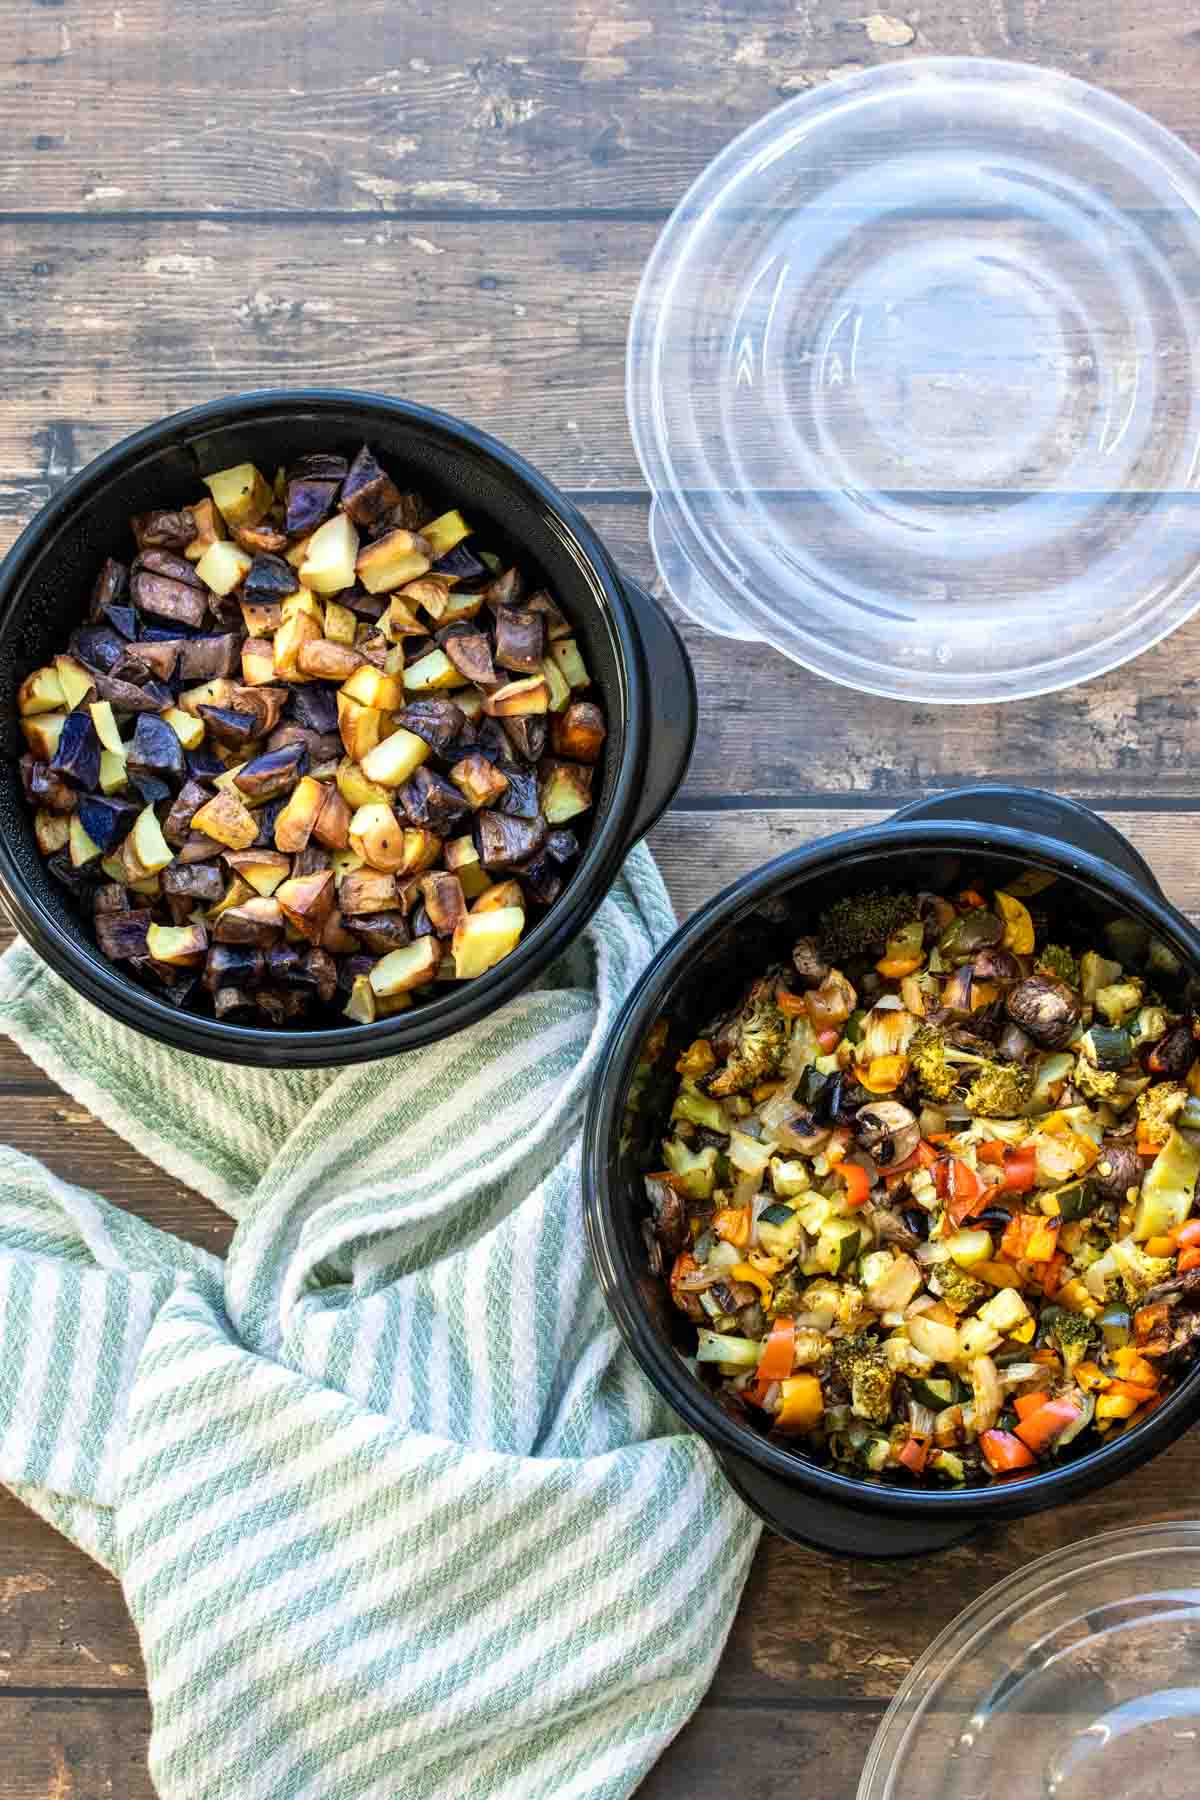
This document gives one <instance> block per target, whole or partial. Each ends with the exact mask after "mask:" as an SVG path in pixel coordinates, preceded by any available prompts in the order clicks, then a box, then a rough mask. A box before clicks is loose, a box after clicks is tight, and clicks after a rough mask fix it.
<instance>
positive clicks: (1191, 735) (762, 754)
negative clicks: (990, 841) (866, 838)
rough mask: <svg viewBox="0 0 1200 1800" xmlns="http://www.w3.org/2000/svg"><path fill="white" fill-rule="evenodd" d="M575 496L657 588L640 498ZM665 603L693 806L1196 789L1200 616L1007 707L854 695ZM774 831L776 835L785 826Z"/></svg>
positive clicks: (731, 844)
mask: <svg viewBox="0 0 1200 1800" xmlns="http://www.w3.org/2000/svg"><path fill="white" fill-rule="evenodd" d="M580 499H581V503H582V504H583V506H584V510H585V511H586V512H587V513H588V515H589V517H590V518H591V519H592V521H593V523H594V524H595V526H596V528H597V530H598V531H599V532H600V534H601V535H602V537H603V538H604V540H605V542H606V543H607V544H608V546H609V548H610V550H611V551H612V554H613V556H614V558H615V559H616V561H617V563H618V564H619V566H620V567H621V568H623V569H624V570H626V571H627V572H628V573H629V575H630V576H632V577H633V579H634V580H637V581H641V582H643V583H644V584H645V585H647V586H649V587H650V588H651V591H652V592H655V593H657V592H659V591H660V589H661V583H660V582H659V581H658V578H657V573H656V571H655V568H654V559H653V557H652V555H651V553H650V549H649V543H648V539H647V536H646V523H647V517H648V513H647V510H646V508H645V506H644V504H642V503H640V502H639V503H635V504H622V505H618V504H613V503H612V502H609V501H598V502H595V501H594V502H591V503H589V501H588V498H587V495H586V493H583V494H581V495H580ZM671 610H672V614H673V616H674V617H675V618H676V619H677V621H678V622H679V624H680V626H681V629H682V631H683V635H684V639H685V641H686V643H687V647H688V652H689V654H690V656H691V659H692V664H693V667H694V669H695V671H696V681H697V686H698V689H699V696H700V734H699V739H698V741H697V745H696V752H695V755H694V757H693V760H692V767H691V770H690V772H689V775H688V778H687V781H686V783H685V785H684V788H683V790H682V793H681V795H680V801H681V802H682V803H683V804H684V805H691V804H696V803H700V802H703V801H708V800H712V799H715V798H720V797H724V796H729V795H737V796H741V797H742V799H743V800H745V801H746V802H747V804H750V805H752V804H753V802H754V801H755V800H756V799H760V798H765V799H767V800H770V801H774V802H776V803H778V802H779V801H781V800H786V799H787V798H789V797H795V796H806V797H808V796H829V797H830V804H831V805H833V804H836V802H835V799H834V797H835V796H837V795H839V794H841V795H845V796H846V797H847V798H854V799H856V800H858V801H860V802H861V801H874V803H875V804H877V805H886V804H887V803H888V801H889V800H892V801H895V802H899V801H901V800H906V799H908V800H911V799H916V798H917V796H918V795H920V794H922V793H926V792H929V791H930V790H931V789H934V788H944V787H956V786H958V785H960V784H961V783H963V782H968V781H1005V782H1014V783H1018V784H1024V785H1026V786H1031V787H1045V788H1051V789H1053V790H1055V791H1056V792H1058V793H1063V794H1073V795H1077V796H1078V797H1080V798H1082V799H1084V800H1088V799H1091V800H1093V801H1101V800H1111V801H1113V802H1114V803H1116V804H1119V798H1120V797H1122V796H1128V797H1129V798H1131V799H1140V798H1141V797H1142V796H1150V797H1152V799H1153V801H1154V802H1155V803H1158V804H1161V803H1162V802H1163V801H1169V800H1170V799H1171V798H1172V797H1175V796H1179V797H1181V800H1182V797H1185V796H1186V797H1187V798H1188V800H1189V801H1190V800H1191V797H1192V796H1195V795H1197V794H1198V793H1200V777H1198V776H1197V773H1196V759H1195V756H1194V753H1193V752H1194V744H1195V738H1196V729H1197V726H1196V721H1197V719H1198V718H1200V617H1197V618H1194V619H1192V620H1191V621H1190V622H1189V623H1188V624H1186V625H1184V626H1182V627H1181V628H1180V630H1179V631H1177V632H1175V633H1174V635H1173V636H1171V637H1169V638H1167V639H1166V640H1165V641H1164V642H1163V643H1161V644H1158V645H1156V646H1155V647H1154V649H1152V650H1148V651H1146V652H1145V654H1144V655H1142V656H1139V657H1138V658H1137V659H1136V661H1134V662H1131V663H1127V664H1126V665H1125V667H1124V668H1122V669H1115V670H1113V671H1112V673H1111V674H1109V675H1105V676H1102V677H1101V678H1100V679H1099V680H1097V681H1092V682H1089V683H1088V684H1087V685H1086V686H1084V687H1075V688H1071V689H1069V690H1068V691H1067V692H1065V693H1061V694H1047V695H1044V696H1042V697H1041V698H1039V699H1034V700H1023V701H1017V702H1013V703H1010V704H1008V705H1003V706H943V707H937V706H921V705H908V704H905V703H902V702H900V701H894V700H879V699H874V698H872V697H870V696H867V695H862V694H856V693H853V692H851V691H850V690H849V689H848V688H842V687H837V686H835V684H834V683H833V682H830V681H825V680H823V679H822V678H821V677H820V676H818V675H813V674H812V673H810V671H809V670H807V669H802V668H800V666H799V665H798V664H796V663H793V662H790V661H789V660H788V658H787V657H785V656H781V655H779V653H778V652H777V651H774V650H771V649H768V648H767V647H766V645H763V644H746V643H734V642H731V641H730V640H729V639H728V638H719V637H714V636H713V635H712V634H711V633H709V632H706V631H703V630H702V629H701V628H700V627H699V626H697V625H694V624H692V622H691V621H690V620H688V619H685V618H684V617H683V616H682V614H680V613H679V611H678V609H677V608H674V607H672V608H671ZM851 822H852V821H851ZM732 829H733V828H732V825H731V824H729V823H728V822H727V825H726V828H725V830H724V831H723V833H722V835H721V837H720V838H719V840H718V843H719V846H720V854H721V855H722V856H724V855H725V854H726V852H729V853H730V854H731V855H732V857H734V858H736V856H737V846H736V842H735V840H734V839H733V837H732ZM772 829H773V830H774V832H775V833H776V835H778V834H779V833H780V832H782V831H787V830H790V829H791V827H790V825H789V826H783V825H780V824H778V823H777V824H776V825H775V826H774V827H772ZM820 829H822V830H827V831H828V830H837V829H841V826H839V825H836V824H824V825H822V826H821V827H820ZM1155 829H1156V830H1159V829H1160V828H1158V827H1156V828H1155ZM1173 829H1176V827H1172V826H1171V825H1170V824H1169V822H1164V823H1163V825H1162V827H1161V831H1162V833H1164V834H1168V835H1169V833H1170V832H1171V831H1172V830H1173ZM1178 829H1182V826H1179V827H1178ZM780 847H781V848H782V847H783V846H782V845H781V846H780ZM771 854H774V852H771ZM723 866H724V865H722V867H723ZM728 878H729V879H732V864H731V873H730V875H729V877H728Z"/></svg>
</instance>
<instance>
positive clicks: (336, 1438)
mask: <svg viewBox="0 0 1200 1800" xmlns="http://www.w3.org/2000/svg"><path fill="white" fill-rule="evenodd" d="M671 928H672V919H671V913H670V907H669V903H668V901H667V897H666V893H665V890H664V889H663V886H662V882H661V880H660V878H659V876H658V873H657V871H656V869H655V867H654V864H653V863H652V861H651V859H650V857H649V855H648V854H647V852H646V851H644V850H641V849H639V850H637V851H635V852H634V854H633V856H632V857H631V858H630V860H629V863H628V864H627V866H626V871H625V875H624V877H623V879H622V880H621V882H620V883H619V884H618V886H617V888H616V889H615V890H614V892H613V894H612V895H611V897H610V898H609V899H608V900H607V901H606V902H605V904H604V905H603V906H602V908H601V909H600V911H599V912H598V913H597V915H596V917H595V920H594V921H593V924H592V926H591V928H590V929H589V931H588V932H587V934H586V935H585V937H584V938H583V939H582V940H581V941H580V942H579V943H578V944H577V945H576V946H575V947H574V949H573V950H572V951H571V952H569V953H568V955H567V957H565V958H564V959H563V960H562V961H561V962H560V963H559V964H558V965H557V967H556V968H555V969H554V970H553V971H552V972H551V974H550V976H549V977H548V978H547V979H546V981H545V982H544V983H543V985H542V986H541V987H540V988H539V989H538V990H537V991H536V992H533V993H529V994H526V995H525V996H524V997H523V998H521V999H519V1000H517V1001H515V1002H513V1003H512V1004H511V1005H509V1006H507V1007H504V1008H502V1009H500V1010H498V1011H497V1013H496V1014H495V1016H494V1017H492V1018H490V1019H487V1020H485V1021H484V1022H483V1023H481V1024H479V1025H477V1026H474V1027H472V1028H471V1029H470V1030H467V1031H464V1032H462V1033H460V1034H459V1035H458V1036H457V1037H454V1038H452V1039H451V1040H450V1041H448V1042H446V1043H443V1044H438V1045H435V1046H434V1047H432V1048H430V1049H428V1050H424V1051H419V1052H415V1053H412V1054H410V1055H407V1056H405V1057H403V1058H396V1059H393V1060H391V1061H383V1062H378V1063H372V1064H367V1065H365V1066H359V1067H357V1068H353V1069H348V1070H345V1071H343V1072H340V1073H338V1072H333V1073H331V1072H327V1071H317V1072H291V1071H265V1070H262V1071H260V1070H249V1069H229V1068H223V1067H221V1066H220V1065H218V1064H215V1063H211V1062H207V1061H203V1060H201V1059H199V1058H195V1057H189V1056H185V1055H182V1054H180V1053H178V1052H175V1051H170V1050H166V1049H164V1048H161V1047H160V1046H158V1045H156V1044H154V1043H152V1042H150V1041H149V1040H148V1039H145V1038H141V1037H138V1036H136V1035H134V1034H133V1033H131V1032H129V1031H128V1030H126V1029H125V1028H124V1027H122V1026H120V1025H117V1024H114V1023H113V1022H112V1021H110V1020H109V1019H107V1018H105V1017H104V1015H103V1014H102V1013H100V1012H99V1011H97V1010H95V1009H94V1008H93V1007H91V1006H89V1005H87V1004H86V1003H85V1002H84V1001H82V1000H81V999H80V998H79V997H78V996H77V995H76V994H75V993H74V992H73V991H72V990H71V989H70V988H68V987H67V986H65V985H64V984H63V983H62V982H61V981H59V980H58V979H57V978H56V977H55V976H53V975H51V974H50V973H49V972H48V971H47V970H46V969H45V968H44V967H43V966H42V964H41V963H40V962H39V961H38V960H37V959H36V958H35V957H34V955H33V954H32V952H31V951H29V950H28V949H27V948H25V947H24V946H17V947H16V948H14V949H12V950H10V951H9V952H8V954H7V956H6V957H5V958H4V960H3V963H2V964H0V1026H2V1027H3V1028H4V1029H6V1030H7V1031H8V1032H10V1033H11V1035H12V1036H13V1038H15V1040H16V1041H17V1043H18V1044H19V1045H20V1046H21V1048H22V1049H23V1050H25V1051H26V1052H27V1053H28V1055H30V1056H31V1057H32V1058H33V1059H34V1060H35V1061H36V1062H38V1063H40V1064H41V1066H42V1067H43V1068H44V1069H46V1070H47V1072H48V1073H49V1074H50V1075H52V1076H53V1078H54V1079H55V1081H57V1082H58V1083H59V1084H60V1085H61V1086H62V1087H63V1088H65V1089H66V1090H67V1092H68V1093H69V1094H71V1095H72V1096H74V1098H75V1099H77V1100H78V1101H79V1102H81V1104H83V1105H84V1106H86V1107H87V1108H88V1109H89V1110H90V1111H92V1112H94V1113H95V1114H97V1116H99V1117H100V1118H102V1119H104V1120H105V1121H106V1123H108V1124H109V1125H111V1126H112V1127H113V1129H114V1130H116V1131H118V1132H119V1133H120V1134H121V1135H122V1136H123V1137H124V1138H126V1139H127V1140H128V1141H129V1142H130V1143H131V1144H133V1145H135V1146H136V1148H137V1149H138V1150H140V1151H141V1152H142V1153H143V1154H144V1155H147V1156H149V1157H151V1158H153V1160H154V1161H155V1162H157V1163H158V1164H159V1165H160V1166H161V1167H162V1168H164V1169H166V1170H168V1171H169V1172H170V1174H172V1175H173V1176H176V1177H177V1178H178V1179H180V1180H182V1181H185V1182H188V1183H189V1184H190V1185H191V1186H193V1187H195V1188H197V1189H198V1190H199V1191H200V1192H201V1193H202V1194H205V1195H207V1196H208V1198H209V1199H211V1200H212V1201H214V1202H215V1203H216V1204H217V1205H218V1206H220V1207H223V1208H224V1210H225V1211H226V1212H228V1213H231V1214H232V1215H233V1216H234V1217H235V1218H236V1220H237V1221H238V1224H237V1230H236V1233H235V1235H234V1239H233V1243H232V1246H231V1248H230V1251H229V1255H228V1257H227V1259H226V1260H225V1261H224V1263H222V1262H220V1261H218V1260H217V1259H216V1258H215V1257H212V1256H210V1255H208V1254H206V1253H205V1252H203V1251H201V1250H196V1249H193V1248H191V1247H190V1246H189V1245H187V1244H185V1243H182V1242H181V1241H179V1240H178V1239H176V1238H173V1237H171V1236H169V1235H167V1234H165V1233H163V1232H161V1231H158V1230H155V1229H154V1228H153V1227H152V1226H149V1225H147V1224H145V1223H143V1222H142V1221H141V1220H139V1219H137V1218H134V1217H132V1216H131V1215H130V1214H128V1213H125V1212H122V1211H120V1210H118V1209H117V1208H115V1207H113V1206H110V1205H108V1204H107V1203H106V1202H105V1201H103V1200H101V1199H98V1198H96V1197H95V1196H94V1195H92V1194H88V1193H85V1192H84V1191H83V1190H81V1189H79V1188H75V1187H71V1186H69V1185H67V1184H66V1183H65V1182H62V1181H59V1180H57V1179H56V1178H55V1177H54V1176H52V1175H51V1174H49V1173H48V1172H47V1171H46V1170H45V1169H43V1168H42V1167H41V1166H40V1165H39V1164H37V1163H36V1162H33V1161H31V1160H30V1159H29V1158H27V1157H25V1156H21V1155H18V1154H17V1153H16V1152H15V1151H12V1150H4V1151H0V1320H2V1323H3V1331H2V1337H0V1480H3V1481H4V1482H5V1483H7V1484H8V1485H9V1486H11V1487H12V1488H13V1490H14V1491H15V1492H16V1493H17V1494H19V1495H20V1497H21V1498H22V1499H23V1500H25V1501H26V1502H27V1503H28V1504H29V1505H30V1506H32V1507H34V1508H35V1509H36V1510H37V1511H38V1512H40V1513H42V1514H44V1516H45V1517H46V1518H48V1519H49V1520H51V1521H52V1522H53V1523H54V1524H55V1525H56V1526H58V1527H59V1528H60V1529H61V1530H63V1531H64V1532H66V1533H67V1535H68V1536H69V1537H72V1538H73V1539H74V1540H75V1541H76V1542H77V1543H79V1544H81V1545H83V1546H84V1548H85V1549H87V1550H88V1551H89V1552H90V1553H91V1554H92V1555H93V1556H94V1557H96V1558H97V1559H98V1560H99V1561H101V1562H102V1563H104V1564H105V1565H106V1567H108V1568H110V1569H112V1570H113V1571H114V1572H115V1573H116V1574H117V1575H118V1576H119V1578H120V1580H121V1582H122V1583H123V1585H124V1590H125V1594H126V1597H127V1600H128V1603H129V1607H130V1610H131V1612H132V1614H133V1617H134V1619H135V1621H136V1623H137V1627H138V1631H139V1633H140V1635H141V1640H142V1646H143V1650H144V1653H145V1659H146V1668H147V1671H148V1679H149V1686H150V1694H151V1700H152V1703H153V1711H154V1729H153V1734H152V1739H151V1748H150V1763H151V1773H152V1775H153V1778H154V1781H155V1783H156V1785H157V1788H158V1791H159V1793H160V1794H161V1795H163V1796H164V1797H165V1800H350V1797H351V1796H354V1797H355V1800H357V1797H359V1796H368V1795H370V1796H375V1797H378V1800H400V1797H406V1800H407V1797H409V1796H411V1797H412V1800H424V1797H430V1800H432V1797H433V1796H438V1797H439V1800H440V1797H441V1796H448V1797H453V1800H484V1797H485V1796H486V1797H488V1800H499V1797H500V1796H505V1797H506V1800H537V1797H538V1796H543V1795H544V1796H555V1797H565V1796H584V1795H587V1796H601V1795H610V1796H617V1795H624V1794H628V1793H630V1792H631V1791H632V1790H633V1789H634V1788H635V1787H636V1786H637V1784H638V1781H639V1780H640V1779H641V1777H642V1776H643V1775H644V1773H645V1771H646V1770H647V1769H648V1768H649V1766H650V1764H651V1763H652V1762H653V1761H654V1759H655V1757H656V1756H658V1754H659V1752H660V1751H661V1750H662V1749H663V1747H664V1745H665V1744H667V1743H668V1742H669V1740H670V1739H671V1737H672V1736H673V1735H674V1733H675V1732H676V1731H678V1729H679V1727H680V1726H681V1725H682V1723H683V1722H684V1720H685V1719H686V1718H687V1717H688V1715H689V1713H690V1712H691V1711H692V1709H693V1708H694V1707H695V1705H696V1703H697V1701H698V1700H699V1699H700V1696H701V1695H702V1694H703V1692H704V1689H705V1687H706V1686H707V1684H708V1682H709V1680H710V1679H711V1676H712V1673H713V1668H714V1666H715V1663H716V1659H717V1656H718V1654H719V1652H720V1649H721V1645H722V1643H723V1641H724V1638H725V1635H726V1633H727V1631H728V1628H729V1624H730V1621H731V1619H732V1616H733V1612H734V1609H735V1607H736V1605H737V1600H738V1596H739V1594H740V1592H741V1588H742V1584H743V1581H744V1579H745V1576H746V1572H747V1567H748V1564H749V1561H750V1557H751V1554H752V1552H753V1549H754V1545H755V1542H756V1539H757V1535H758V1527H757V1525H756V1524H755V1523H754V1521H753V1520H752V1518H751V1516H750V1514H749V1513H748V1512H747V1511H746V1510H745V1509H744V1508H743V1507H742V1505H741V1504H740V1502H738V1501H737V1500H736V1499H734V1497H733V1496H732V1494H731V1493H730V1491H729V1489H728V1488H727V1487H726V1486H725V1484H724V1482H723V1481H722V1480H721V1478H720V1476H719V1475H718V1474H717V1471H716V1467H715V1464H714V1462H713V1460H712V1458H711V1456H710V1454H709V1452H708V1451H707V1450H706V1448H705V1447H704V1446H703V1445H702V1444H701V1443H700V1441H699V1440H698V1439H697V1438H695V1437H693V1436H691V1435H689V1434H687V1433H684V1432H682V1431H681V1430H680V1427H679V1424H678V1421H677V1420H676V1419H675V1418H674V1416H673V1415H672V1414H670V1413H669V1412H668V1411H667V1410H666V1408H665V1407H664V1406H663V1405H662V1404H661V1402H660V1401H659V1400H658V1399H657V1397H656V1395H655V1394H654V1393H653V1391H652V1390H651V1389H650V1388H649V1387H648V1385H647V1384H646V1383H645V1381H644V1380H643V1379H642V1377H641V1375H640V1373H639V1371H638V1370H637V1368H636V1367H635V1366H634V1364H633V1363H632V1361H631V1359H630V1357H629V1356H628V1354H627V1353H626V1351H625V1350H624V1348H623V1347H622V1345H621V1343H620V1341H619V1339H618V1337H617V1334H616V1332H615V1330H614V1328H613V1326H612V1324H611V1323H610V1321H609V1317H608V1314H607V1311H606V1309H605V1305H604V1301H603V1298H602V1297H601V1295H600V1292H599V1290H598V1287H597V1283H596V1278H595V1275H594V1274H593V1271H592V1267H591V1263H590V1260H589V1257H588V1254H587V1250H586V1246H585V1242H584V1236H583V1229H582V1222H581V1217H580V1186H579V1142H578V1139H579V1130H580V1115H581V1109H582V1105H583V1100H584V1096H585V1095H586V1092H587V1088H588V1084H589V1082H590V1080H591V1079H592V1072H593V1070H594V1067H595V1064H596V1060H597V1055H598V1050H599V1046H600V1044H601V1042H602V1040H603V1038H604V1035H605V1033H606V1032H607V1031H608V1029H609V1027H610V1025H611V1024H612V1021H613V1018H614V1016H615V1013H616V1011H617V1009H618V1007H619V1005H620V1003H621V1001H622V999H623V998H624V996H625V994H626V993H627V992H628V990H629V988H630V986H631V984H632V982H633V980H634V978H635V977H636V975H637V974H638V972H639V971H640V970H641V969H642V968H643V967H644V965H645V963H646V961H647V960H648V958H649V957H650V955H651V953H652V952H653V950H654V948H655V947H656V946H657V945H658V944H659V943H660V942H661V941H662V940H663V938H664V937H665V936H666V934H667V933H668V932H669V931H670V929H671Z"/></svg>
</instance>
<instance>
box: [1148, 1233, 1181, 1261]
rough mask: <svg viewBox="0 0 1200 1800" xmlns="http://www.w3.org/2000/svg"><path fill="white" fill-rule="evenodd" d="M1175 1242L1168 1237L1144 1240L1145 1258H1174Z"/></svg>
mask: <svg viewBox="0 0 1200 1800" xmlns="http://www.w3.org/2000/svg"><path fill="white" fill-rule="evenodd" d="M1174 1254H1175V1240H1174V1238H1169V1237H1152V1238H1147V1239H1146V1255H1147V1256H1174Z"/></svg>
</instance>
